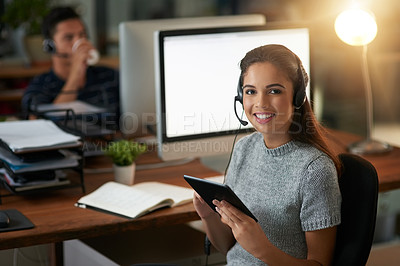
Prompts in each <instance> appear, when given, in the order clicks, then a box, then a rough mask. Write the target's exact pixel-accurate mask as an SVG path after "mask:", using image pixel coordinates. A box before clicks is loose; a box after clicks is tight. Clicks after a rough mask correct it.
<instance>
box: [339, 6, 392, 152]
mask: <svg viewBox="0 0 400 266" xmlns="http://www.w3.org/2000/svg"><path fill="white" fill-rule="evenodd" d="M377 30H378V28H377V25H376V22H375V18H374V15H373V14H372V13H371V12H369V11H367V10H364V9H360V8H358V7H352V8H350V9H348V10H345V11H343V12H342V13H340V14H339V16H338V17H337V18H336V20H335V31H336V34H337V35H338V37H339V38H340V39H341V40H342V41H343V42H345V43H347V44H349V45H352V46H363V51H362V77H363V82H364V89H365V100H366V108H367V110H366V114H367V136H366V139H364V140H362V141H359V142H355V143H352V144H350V146H349V147H348V149H349V151H350V152H351V153H356V154H373V153H381V152H385V151H388V150H390V149H391V146H390V145H389V144H386V143H382V142H379V141H376V140H372V139H371V133H372V129H373V104H372V90H371V81H370V78H369V72H368V62H367V45H368V44H369V43H370V42H372V41H373V40H374V38H375V36H376V33H377Z"/></svg>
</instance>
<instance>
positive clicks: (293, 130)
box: [240, 44, 341, 175]
mask: <svg viewBox="0 0 400 266" xmlns="http://www.w3.org/2000/svg"><path fill="white" fill-rule="evenodd" d="M264 62H268V63H271V64H272V65H274V66H275V67H277V68H278V69H280V70H281V71H282V72H283V73H285V74H286V77H287V79H288V80H290V81H291V82H292V84H293V90H294V91H293V95H294V97H295V95H296V93H301V91H300V90H305V88H306V86H307V83H308V79H309V78H308V75H307V73H306V71H305V69H304V67H303V65H302V63H301V60H300V58H299V57H298V56H297V55H296V54H294V53H293V52H292V51H291V50H289V49H288V48H287V47H285V46H283V45H278V44H269V45H264V46H261V47H258V48H255V49H253V50H251V51H249V52H248V53H247V54H246V55H245V57H244V58H243V59H242V60H241V61H240V69H241V75H240V82H241V84H243V76H244V75H245V74H246V73H247V70H248V68H249V67H250V66H251V65H253V64H255V63H264ZM289 134H290V135H291V137H292V138H293V139H294V140H298V141H301V142H304V143H309V144H311V145H313V146H314V147H316V148H317V149H319V150H321V151H323V152H325V153H326V154H327V155H328V156H329V157H330V158H331V159H332V161H333V162H334V164H335V167H336V170H337V172H338V175H340V173H341V163H340V160H339V158H338V156H337V154H335V152H334V151H333V150H332V149H331V148H330V147H329V145H328V142H327V139H326V135H327V132H326V130H325V128H324V127H323V126H322V125H321V124H320V123H319V122H318V121H317V119H316V117H315V115H314V112H313V111H312V108H311V105H310V103H309V101H308V99H307V98H306V99H305V102H304V104H303V105H301V107H299V108H296V109H295V111H294V114H293V120H292V124H291V126H290V129H289Z"/></svg>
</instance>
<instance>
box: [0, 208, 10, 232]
mask: <svg viewBox="0 0 400 266" xmlns="http://www.w3.org/2000/svg"><path fill="white" fill-rule="evenodd" d="M9 225H10V217H8V215H7V213H5V212H2V211H0V228H7V227H8V226H9Z"/></svg>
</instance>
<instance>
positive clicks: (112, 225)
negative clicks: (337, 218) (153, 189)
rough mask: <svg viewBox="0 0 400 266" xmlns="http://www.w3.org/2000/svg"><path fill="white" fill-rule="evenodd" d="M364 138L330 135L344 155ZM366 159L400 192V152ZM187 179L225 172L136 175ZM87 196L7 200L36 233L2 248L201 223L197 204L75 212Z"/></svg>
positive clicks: (184, 168) (99, 180)
mask: <svg viewBox="0 0 400 266" xmlns="http://www.w3.org/2000/svg"><path fill="white" fill-rule="evenodd" d="M359 139H360V137H358V136H354V135H351V134H347V133H343V132H337V131H332V132H331V136H330V140H331V141H332V143H334V145H335V149H336V152H344V151H345V148H346V146H347V144H349V143H351V142H353V141H356V140H359ZM363 157H364V158H366V159H367V160H369V161H370V162H372V164H373V165H374V166H375V168H376V169H377V172H378V175H379V183H380V191H387V190H392V189H397V188H400V148H394V149H393V151H391V152H390V153H387V154H383V155H374V156H363ZM155 162H159V160H158V158H157V157H156V154H155V152H150V153H147V154H143V155H142V156H141V157H140V158H139V160H138V162H137V163H138V164H139V165H140V164H147V163H155ZM86 164H87V168H90V169H96V168H97V167H100V168H104V167H111V161H110V160H108V158H104V157H97V158H88V159H87V162H86ZM183 174H191V175H195V176H200V177H207V176H213V175H217V174H219V173H217V172H216V171H214V170H211V169H209V168H207V167H205V166H204V165H202V164H201V163H200V161H199V160H193V161H191V162H189V163H186V164H184V165H177V166H170V167H165V168H159V169H151V170H139V171H137V172H136V179H135V180H136V182H143V181H149V180H156V181H160V182H165V183H170V184H179V185H183V186H186V187H188V185H186V183H185V182H184V181H183V179H182V176H183ZM111 179H112V173H111V172H110V173H102V174H94V173H92V174H85V184H86V189H87V192H88V193H89V192H92V191H93V190H95V189H96V188H98V187H99V186H100V185H101V184H103V183H105V182H106V181H109V180H111ZM81 196H83V195H82V192H81V189H80V188H71V189H64V190H57V191H53V192H49V193H46V194H43V195H34V196H29V197H28V196H26V197H21V196H11V197H6V198H4V199H3V205H1V206H0V208H1V209H11V208H15V209H18V210H19V211H21V212H22V213H23V214H24V215H26V216H27V217H28V218H29V219H30V220H31V221H32V222H33V223H34V224H35V226H36V227H35V228H34V229H31V230H23V231H14V232H7V233H1V234H0V249H10V248H15V247H25V246H31V245H38V244H45V243H56V242H62V241H64V240H69V239H84V238H90V237H97V236H102V235H110V234H115V233H121V232H126V231H132V230H143V229H146V228H154V227H163V226H169V225H176V224H183V223H186V222H189V221H193V220H197V219H198V216H197V214H196V212H195V210H194V207H193V205H192V204H186V205H183V206H179V207H175V208H169V209H162V210H158V211H156V212H153V213H151V214H148V215H145V216H143V217H141V218H139V219H135V220H128V219H125V218H121V217H117V216H113V215H109V214H105V213H101V212H97V211H93V210H88V209H81V208H77V207H75V206H74V203H75V202H76V201H77V200H78V199H79V198H80V197H81Z"/></svg>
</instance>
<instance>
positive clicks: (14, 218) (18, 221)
mask: <svg viewBox="0 0 400 266" xmlns="http://www.w3.org/2000/svg"><path fill="white" fill-rule="evenodd" d="M0 212H5V213H6V214H7V215H8V217H9V218H10V225H9V226H8V227H6V228H0V233H1V232H9V231H16V230H24V229H31V228H33V227H35V225H34V224H33V223H32V222H31V221H30V220H29V219H28V218H26V217H25V215H23V214H22V213H20V212H19V211H18V210H16V209H9V210H0Z"/></svg>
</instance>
